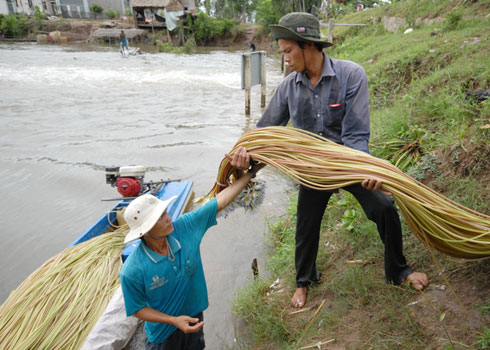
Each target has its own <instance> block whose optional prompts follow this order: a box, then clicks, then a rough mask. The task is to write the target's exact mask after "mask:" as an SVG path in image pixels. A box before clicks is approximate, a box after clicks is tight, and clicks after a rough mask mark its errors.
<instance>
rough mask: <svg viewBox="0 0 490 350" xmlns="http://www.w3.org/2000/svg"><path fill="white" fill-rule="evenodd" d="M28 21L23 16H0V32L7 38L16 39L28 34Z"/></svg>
mask: <svg viewBox="0 0 490 350" xmlns="http://www.w3.org/2000/svg"><path fill="white" fill-rule="evenodd" d="M27 22H28V19H27V17H26V16H24V15H14V14H10V15H2V17H0V32H1V33H2V34H3V35H4V36H5V37H7V38H18V37H22V36H25V35H26V34H27V33H28V32H29V26H28V23H27Z"/></svg>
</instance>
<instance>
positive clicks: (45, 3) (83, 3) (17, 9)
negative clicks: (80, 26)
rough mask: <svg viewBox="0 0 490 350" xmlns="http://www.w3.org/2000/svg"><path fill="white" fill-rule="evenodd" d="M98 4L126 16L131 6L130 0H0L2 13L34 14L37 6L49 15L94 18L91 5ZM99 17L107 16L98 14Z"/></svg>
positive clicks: (0, 11)
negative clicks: (126, 10)
mask: <svg viewBox="0 0 490 350" xmlns="http://www.w3.org/2000/svg"><path fill="white" fill-rule="evenodd" d="M92 4H98V5H100V6H102V8H103V9H104V10H106V9H109V8H112V9H113V10H115V11H119V14H120V15H121V16H124V13H125V9H126V8H129V7H130V6H129V0H0V13H2V14H9V13H19V14H24V15H27V16H31V15H33V14H34V11H35V9H36V6H37V7H39V9H40V10H41V11H44V12H46V13H47V14H49V15H62V16H63V17H64V18H93V14H91V13H90V10H89V8H90V5H92ZM98 16H99V18H102V17H103V16H105V15H104V14H101V15H98Z"/></svg>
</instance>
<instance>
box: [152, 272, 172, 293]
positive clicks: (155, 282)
mask: <svg viewBox="0 0 490 350" xmlns="http://www.w3.org/2000/svg"><path fill="white" fill-rule="evenodd" d="M152 279H153V283H152V284H151V287H150V289H151V290H153V289H155V288H158V287H161V286H163V285H164V284H165V283H167V282H168V279H166V278H165V276H163V277H162V278H160V277H158V275H155V276H153V277H152Z"/></svg>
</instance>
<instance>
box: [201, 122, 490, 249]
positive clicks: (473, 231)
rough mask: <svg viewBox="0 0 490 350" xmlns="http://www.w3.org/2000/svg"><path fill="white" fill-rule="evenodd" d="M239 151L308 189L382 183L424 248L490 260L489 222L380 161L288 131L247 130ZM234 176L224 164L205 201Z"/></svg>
mask: <svg viewBox="0 0 490 350" xmlns="http://www.w3.org/2000/svg"><path fill="white" fill-rule="evenodd" d="M240 146H242V147H245V148H247V150H248V151H249V153H250V155H251V157H252V159H254V160H256V161H259V162H262V163H265V164H268V165H271V166H273V167H275V168H277V169H279V170H281V171H282V172H284V173H285V174H286V175H288V176H289V177H291V178H292V179H294V180H295V181H297V182H299V183H301V184H303V185H304V186H307V187H310V188H313V189H318V190H333V189H337V188H341V187H344V186H348V185H352V184H355V183H360V182H362V181H363V180H365V179H371V178H376V179H379V180H382V182H383V187H382V189H383V190H385V191H387V192H391V193H392V195H393V197H394V199H395V201H396V203H397V205H398V207H399V208H400V210H401V212H402V214H403V216H404V218H405V221H406V222H407V224H408V226H409V227H410V229H411V230H412V231H413V232H414V233H415V235H416V236H417V237H418V238H419V239H420V240H421V241H422V242H423V243H424V244H426V245H427V246H428V247H429V248H431V249H435V250H437V251H439V252H441V253H444V254H447V255H450V256H454V257H459V258H465V259H479V258H486V257H490V216H487V215H484V214H481V213H479V212H476V211H474V210H471V209H469V208H466V207H464V206H462V205H460V204H458V203H456V202H453V201H451V200H450V199H448V198H446V197H444V196H442V195H441V194H439V193H437V192H435V191H434V190H432V189H430V188H429V187H427V186H425V185H424V184H422V183H420V182H418V181H416V180H415V179H413V178H411V177H410V176H408V175H406V174H404V173H403V172H402V171H401V170H399V169H398V168H396V167H395V166H394V165H392V164H391V163H389V162H387V161H385V160H382V159H379V158H376V157H373V156H371V155H369V154H366V153H364V152H361V151H357V150H354V149H352V148H349V147H346V146H343V145H338V144H336V143H334V142H331V141H329V140H327V139H325V138H323V137H320V136H318V135H316V134H313V133H310V132H308V131H303V130H299V129H294V128H289V127H267V128H261V129H256V130H251V131H249V132H247V133H246V134H245V135H243V136H242V137H241V138H240V139H239V140H238V142H237V143H236V144H235V146H234V147H233V149H232V150H231V151H230V154H233V153H234V152H235V151H236V149H237V148H238V147H240ZM236 176H237V174H236V173H234V169H233V168H232V167H231V165H230V163H229V161H228V159H227V158H224V159H223V160H222V162H221V164H220V168H219V172H218V179H217V182H216V184H215V185H214V187H213V188H212V189H211V191H210V192H209V193H208V194H207V197H213V196H215V195H216V194H217V193H218V192H220V191H221V190H222V189H223V188H224V186H223V185H224V184H227V183H230V182H232V181H233V179H234V178H235V177H236Z"/></svg>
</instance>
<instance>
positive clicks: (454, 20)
mask: <svg viewBox="0 0 490 350" xmlns="http://www.w3.org/2000/svg"><path fill="white" fill-rule="evenodd" d="M462 19H463V15H462V14H461V12H459V11H454V12H451V13H450V14H449V15H448V16H447V17H446V20H445V22H444V31H446V32H449V31H451V30H455V29H457V28H458V25H459V22H461V20H462Z"/></svg>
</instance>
